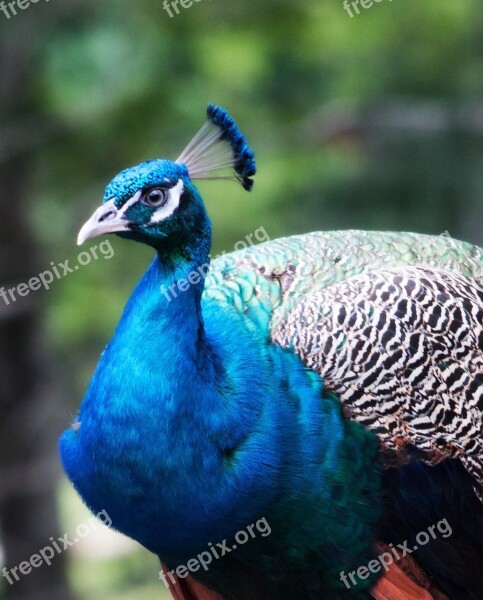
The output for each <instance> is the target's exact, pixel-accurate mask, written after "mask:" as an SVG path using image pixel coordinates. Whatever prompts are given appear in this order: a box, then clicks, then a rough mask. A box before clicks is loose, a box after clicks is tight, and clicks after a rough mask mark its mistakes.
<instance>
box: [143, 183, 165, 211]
mask: <svg viewBox="0 0 483 600" xmlns="http://www.w3.org/2000/svg"><path fill="white" fill-rule="evenodd" d="M167 200H168V193H167V191H166V190H165V189H163V188H160V187H154V188H151V189H150V190H148V191H147V192H145V194H144V196H143V202H144V204H147V205H148V206H152V207H153V208H160V207H161V206H164V205H165V204H166V202H167Z"/></svg>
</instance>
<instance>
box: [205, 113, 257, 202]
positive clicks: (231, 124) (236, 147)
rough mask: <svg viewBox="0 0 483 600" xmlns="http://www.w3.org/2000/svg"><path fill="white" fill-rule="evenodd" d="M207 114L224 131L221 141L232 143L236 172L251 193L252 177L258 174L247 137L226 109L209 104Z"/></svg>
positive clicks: (253, 154)
mask: <svg viewBox="0 0 483 600" xmlns="http://www.w3.org/2000/svg"><path fill="white" fill-rule="evenodd" d="M207 114H208V118H209V119H210V121H211V122H212V123H213V124H214V125H216V126H217V127H219V128H220V129H221V130H222V132H223V135H222V137H221V138H220V139H222V140H223V139H226V140H227V141H228V142H229V143H230V145H231V147H232V149H233V155H234V160H235V164H234V169H235V172H236V173H237V176H238V179H239V181H240V182H241V184H242V185H243V187H244V189H245V190H247V191H250V190H251V189H252V187H253V180H252V179H250V177H252V176H253V175H255V173H256V172H257V168H256V164H255V160H254V159H255V153H254V152H253V150H252V149H251V148H250V147H249V146H248V143H247V141H246V138H245V136H244V135H243V133H242V132H241V131H240V129H239V127H238V125H237V124H236V122H235V120H234V119H233V117H231V116H230V115H229V114H228V112H227V111H226V110H225V109H224V108H221V106H216V105H215V104H209V105H208V109H207Z"/></svg>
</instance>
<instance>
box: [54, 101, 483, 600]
mask: <svg viewBox="0 0 483 600" xmlns="http://www.w3.org/2000/svg"><path fill="white" fill-rule="evenodd" d="M208 116H209V121H208V124H207V125H206V126H205V127H204V128H203V129H202V130H201V132H200V133H199V134H198V135H197V136H196V137H195V138H194V141H193V142H192V143H190V144H189V145H188V147H187V149H186V150H185V151H184V152H183V154H182V155H181V156H180V158H179V159H178V160H177V161H176V162H171V161H165V160H156V161H149V162H147V163H143V164H142V165H139V166H138V167H134V168H132V169H127V170H125V171H123V172H121V173H120V174H119V175H118V176H117V177H116V178H114V180H113V181H112V182H111V183H110V184H109V186H108V187H107V189H106V193H105V197H104V203H103V205H102V206H101V207H100V208H99V209H98V210H97V211H96V212H95V213H94V215H93V216H92V217H91V219H90V220H89V221H88V222H87V223H86V225H85V226H84V227H83V229H82V230H81V232H80V234H79V241H80V242H82V241H84V240H85V239H87V238H88V237H92V236H93V235H98V234H101V233H109V232H115V233H118V234H119V235H121V236H122V237H126V238H130V239H134V240H136V241H140V242H144V243H147V244H149V245H151V246H152V247H153V248H154V249H155V250H156V257H155V259H154V261H153V262H152V264H151V265H150V267H149V269H148V270H147V272H146V273H145V275H144V276H143V278H142V279H141V281H140V282H139V284H138V285H137V287H136V289H135V290H134V292H133V295H132V297H131V298H130V300H129V302H128V304H127V306H126V308H125V311H124V314H123V316H122V318H121V321H120V323H119V325H118V327H117V329H116V332H115V334H114V337H113V338H112V340H111V342H110V343H109V344H108V346H107V348H106V349H105V351H104V353H103V355H102V356H101V359H100V362H99V365H98V367H97V370H96V372H95V374H94V377H93V379H92V381H91V384H90V386H89V389H88V391H87V394H86V396H85V398H84V401H83V403H82V406H81V408H80V411H79V414H78V416H77V418H76V419H75V421H74V423H73V425H72V427H71V428H70V429H69V430H68V431H66V432H65V433H64V435H63V436H62V439H61V442H60V452H61V458H62V461H63V464H64V468H65V470H66V472H67V474H68V476H69V478H70V479H71V481H72V483H73V484H74V486H75V487H76V489H77V490H78V491H79V493H80V495H81V496H82V498H83V499H84V501H85V502H86V503H87V505H88V506H89V507H90V508H91V509H92V510H93V511H94V512H99V511H101V510H106V511H107V512H108V513H109V516H110V518H111V520H112V522H113V526H114V527H115V528H116V529H118V530H119V531H122V532H123V533H125V534H126V535H129V536H130V537H132V538H134V539H136V540H138V541H139V542H140V543H141V544H143V545H144V546H145V547H146V548H148V549H149V550H151V551H152V552H154V553H156V554H157V555H158V556H159V557H160V559H161V561H162V563H163V564H164V565H166V566H167V568H169V569H172V570H173V572H174V569H176V568H177V567H179V565H186V564H187V563H188V564H189V561H190V560H191V559H193V558H195V557H196V556H198V555H199V554H200V553H201V552H203V551H206V550H207V548H211V547H213V544H215V543H216V542H219V541H221V540H223V541H226V550H225V551H224V552H223V554H222V555H221V556H218V557H215V558H216V560H213V561H212V562H211V564H210V566H209V568H207V569H197V570H196V572H193V573H192V574H191V575H190V576H189V577H188V578H185V575H184V574H183V576H181V575H176V580H175V581H173V579H172V580H171V583H170V586H171V588H172V592H173V594H174V595H175V597H177V598H186V599H188V598H213V599H215V598H217V599H220V598H227V599H240V600H244V599H248V598H250V599H252V598H253V599H255V600H256V599H258V598H260V599H261V598H263V599H270V598H273V599H281V600H283V599H285V598H287V599H288V598H294V597H297V598H307V599H315V598H317V599H319V598H327V599H334V600H335V599H341V598H370V597H375V598H380V599H382V598H386V599H394V600H396V599H401V600H402V599H403V598H407V599H409V598H428V599H430V598H435V599H441V600H442V599H444V598H455V599H460V598H461V599H463V598H464V599H466V598H468V599H471V598H473V599H475V600H476V599H477V598H481V597H483V580H482V577H481V573H482V569H481V567H482V566H483V564H482V554H483V552H482V550H483V543H482V537H481V532H482V524H483V507H482V504H481V501H480V499H479V498H481V497H482V482H483V474H482V473H483V471H482V464H483V449H482V427H483V426H482V419H481V412H482V408H483V399H482V394H483V391H482V390H483V285H482V284H483V282H482V278H483V271H482V264H483V260H482V259H483V251H482V250H481V249H479V248H477V247H475V246H472V245H470V244H465V243H463V242H459V241H456V240H453V239H451V238H449V237H447V236H433V237H432V236H425V235H418V234H410V233H379V232H362V231H342V232H327V233H312V234H307V235H302V236H294V237H290V238H285V239H279V240H275V241H269V242H266V243H264V244H261V245H258V246H255V247H251V248H248V249H245V250H241V251H237V252H233V253H232V254H229V255H224V256H222V257H219V258H217V259H215V260H214V261H213V262H212V263H211V267H210V270H209V273H208V275H207V276H206V280H205V278H204V276H203V275H201V276H200V274H203V273H204V272H203V266H204V265H206V264H207V263H208V262H209V251H210V245H211V225H210V221H209V218H208V216H207V214H206V211H205V208H204V205H203V201H202V199H201V196H200V194H199V192H198V190H197V189H196V187H195V186H194V184H193V182H192V179H193V178H195V177H198V178H207V177H213V176H214V175H213V174H212V173H213V171H215V172H216V171H217V169H218V168H226V167H233V168H234V170H235V173H236V177H237V178H238V179H239V180H240V182H241V183H242V185H243V186H244V187H245V188H246V189H250V188H251V185H252V180H251V177H252V176H253V175H254V173H255V164H254V160H253V158H254V157H253V153H252V152H251V150H250V149H249V147H248V146H247V144H246V140H245V138H244V137H243V135H242V134H241V133H240V132H239V130H238V128H237V126H236V124H235V123H234V121H233V120H232V119H231V118H230V117H229V116H228V115H227V113H226V112H225V111H223V110H222V109H220V108H218V107H214V106H211V105H210V107H209V109H208ZM181 281H184V282H186V281H188V282H189V285H184V286H182V291H180V290H181V286H180V285H179V284H180V282H181ZM167 289H168V290H169V289H171V290H178V291H177V292H176V293H174V294H171V295H169V294H166V293H164V292H163V291H165V290H167ZM261 519H264V520H265V522H266V523H268V524H269V528H270V534H269V535H259V536H255V537H253V536H252V539H250V541H249V543H246V544H243V545H240V544H238V545H237V544H236V543H234V539H236V534H237V532H239V531H241V530H245V529H246V528H247V526H249V525H250V524H253V523H255V522H258V521H259V520H261ZM443 519H447V521H448V523H449V524H450V525H451V532H452V533H451V537H450V538H448V539H433V540H432V542H431V544H428V545H425V548H423V549H421V551H420V552H419V553H418V554H417V555H416V554H415V555H414V557H413V556H409V555H408V556H407V557H402V558H401V560H400V561H399V563H398V564H396V562H397V561H394V565H392V566H391V569H389V570H385V569H384V570H383V569H381V572H370V573H368V574H366V573H365V572H364V575H365V576H362V574H361V575H360V576H358V575H357V576H356V580H355V583H352V580H351V585H347V583H346V581H345V580H344V577H345V576H344V575H343V574H344V573H356V574H357V572H358V571H357V569H358V568H359V567H361V566H363V565H366V564H368V563H370V561H371V560H374V559H375V558H376V556H377V555H378V553H380V552H381V548H382V549H384V548H386V549H387V548H388V547H390V546H391V545H392V546H394V544H400V543H402V542H404V540H409V539H411V538H412V537H414V535H415V533H417V532H418V531H420V530H422V529H424V528H426V529H427V528H428V527H429V526H431V525H434V523H436V522H441V520H443ZM234 546H238V547H236V548H235V547H234ZM411 554H412V553H411ZM361 573H362V571H361Z"/></svg>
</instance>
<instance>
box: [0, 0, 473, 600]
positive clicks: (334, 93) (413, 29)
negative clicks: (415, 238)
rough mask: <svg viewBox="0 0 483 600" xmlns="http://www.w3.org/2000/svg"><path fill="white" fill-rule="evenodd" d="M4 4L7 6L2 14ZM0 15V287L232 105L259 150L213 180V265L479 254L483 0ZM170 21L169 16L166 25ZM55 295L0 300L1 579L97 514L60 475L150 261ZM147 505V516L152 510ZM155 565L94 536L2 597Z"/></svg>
mask: <svg viewBox="0 0 483 600" xmlns="http://www.w3.org/2000/svg"><path fill="white" fill-rule="evenodd" d="M7 8H8V7H7ZM9 10H10V12H8V15H9V17H7V14H5V13H4V12H0V234H1V239H0V250H1V255H0V281H1V282H2V283H1V285H4V286H5V287H7V288H8V287H10V286H12V285H17V284H18V283H20V282H24V281H28V279H29V278H30V277H32V276H34V275H36V274H37V273H39V272H41V271H44V270H45V269H49V268H51V261H52V262H53V263H54V264H58V263H60V262H63V261H65V260H67V259H70V260H71V262H72V263H75V262H76V257H77V254H78V252H79V250H78V249H77V248H76V246H75V236H76V233H77V231H78V229H79V228H80V226H81V225H82V223H83V222H84V220H85V219H86V218H87V217H88V216H89V215H90V213H91V212H92V210H93V209H94V208H95V207H96V206H97V205H98V204H99V202H100V199H101V197H102V194H103V188H104V186H105V185H106V183H107V182H108V181H109V180H110V179H111V178H112V177H113V176H114V175H115V174H116V173H117V172H118V171H119V170H121V169H122V168H124V167H127V166H130V165H133V164H136V163H139V162H141V161H143V160H146V159H148V158H156V157H166V158H173V159H174V158H176V157H177V156H178V155H179V153H180V152H181V150H182V149H183V147H184V146H185V145H186V143H187V142H188V140H189V139H190V138H191V137H192V135H193V134H194V133H195V132H196V131H197V130H198V128H199V127H200V126H201V125H202V123H203V122H204V120H205V109H206V105H207V103H208V102H215V103H217V104H220V105H222V106H224V107H226V108H227V109H228V110H229V111H230V112H231V113H232V114H233V115H234V117H235V118H236V119H237V121H238V123H239V125H240V127H241V128H242V130H243V131H244V133H245V134H246V136H247V138H248V140H249V142H250V144H251V146H252V147H253V148H254V150H255V152H256V154H257V164H258V169H259V171H258V174H257V176H256V178H255V179H256V181H255V187H254V190H253V192H252V193H251V194H246V193H245V192H244V191H243V190H242V189H241V187H239V186H237V185H235V184H233V183H231V182H201V183H200V184H199V188H200V190H201V192H202V195H203V197H204V198H205V200H206V204H207V207H208V210H209V214H210V215H211V218H212V221H213V227H214V248H213V251H214V253H215V254H217V253H219V252H221V251H227V252H229V251H231V250H232V249H233V246H234V244H235V243H236V242H237V241H239V240H243V239H244V238H245V236H246V235H248V234H250V233H251V232H253V231H255V230H256V229H257V228H259V227H261V226H263V227H264V228H265V230H266V231H267V232H268V234H269V236H270V237H271V238H275V237H279V236H283V235H290V234H294V233H301V232H305V231H310V230H318V229H327V230H330V229H342V228H362V229H391V230H412V231H418V232H424V233H433V234H443V233H444V234H446V235H451V236H453V237H455V238H460V239H466V240H467V241H471V242H474V243H478V244H480V245H481V244H482V243H483V168H482V167H483V8H482V4H481V0H457V1H456V0H426V1H425V2H421V1H420V0H392V1H390V0H382V1H380V2H379V3H374V5H373V6H372V7H371V8H368V9H363V8H359V10H360V14H356V13H355V11H353V17H352V18H351V17H350V16H349V14H348V12H346V11H345V10H344V9H343V3H342V0H330V1H325V2H323V1H322V0H300V1H297V2H295V1H294V0H290V1H289V0H278V1H276V0H267V1H265V2H260V1H256V0H243V1H241V0H238V1H235V0H231V1H228V0H201V1H199V2H195V3H194V4H193V6H192V7H191V8H186V9H182V8H180V14H179V15H176V14H174V16H173V17H170V16H169V14H168V12H167V11H165V10H163V4H162V0H138V1H137V2H136V3H134V2H130V1H128V0H103V2H102V3H101V2H97V1H96V2H94V1H92V0H82V1H81V0H69V1H68V2H64V3H62V2H61V0H51V1H50V2H44V1H43V0H40V1H39V2H37V3H35V4H33V3H32V4H31V5H30V6H29V7H28V8H26V9H23V10H20V9H19V8H18V7H17V13H18V14H17V15H14V14H13V13H12V12H11V9H9ZM172 11H173V9H172ZM110 240H111V243H112V247H113V249H114V255H113V257H112V258H110V259H109V260H108V261H107V260H105V259H104V257H102V256H101V257H100V258H99V260H97V261H94V260H93V261H91V263H90V264H88V265H86V266H85V267H83V268H82V269H80V270H79V271H78V272H75V273H73V274H69V275H68V276H66V277H65V278H62V279H60V280H58V281H55V282H54V283H53V284H52V288H51V289H50V290H49V291H48V292H47V291H45V290H43V291H38V292H35V293H34V292H31V293H30V295H29V296H28V297H25V298H22V299H20V298H19V299H18V301H16V302H15V303H14V302H12V303H11V304H10V305H8V306H7V305H6V304H5V303H4V302H3V301H2V300H1V299H0V343H1V348H0V369H1V370H0V381H1V388H0V539H1V541H2V551H1V555H0V566H3V565H7V567H8V568H11V567H12V566H14V565H17V564H18V563H19V562H20V561H21V560H28V559H29V557H30V555H31V554H32V553H34V552H36V551H38V550H39V549H40V548H42V547H43V546H45V545H47V544H48V543H49V537H50V536H54V537H56V536H57V535H61V534H64V532H73V531H74V530H75V528H76V527H77V526H78V525H79V524H80V523H84V522H86V521H87V519H88V512H87V510H86V509H85V508H84V507H83V506H82V504H81V502H80V501H79V500H78V499H77V497H76V496H75V493H74V492H73V491H72V490H71V488H70V486H69V485H68V484H67V482H65V480H63V479H62V478H61V474H60V468H59V465H58V458H57V455H56V440H57V438H58V436H59V434H60V432H61V431H62V430H63V429H64V428H65V427H66V426H68V424H69V421H70V419H71V416H72V415H73V414H75V411H76V409H77V407H78V406H79V404H80V401H81V399H82V395H83V393H84V391H85V389H86V386H87V384H88V381H89V378H90V376H91V374H92V371H93V369H94V367H95V365H96V362H97V360H98V356H99V353H100V352H101V350H102V348H103V347H104V345H105V344H106V342H107V341H108V339H109V338H110V336H111V335H112V332H113V329H114V327H115V324H116V322H117V321H118V319H119V316H120V313H121V311H122V308H123V306H124V304H125V302H126V300H127V297H128V295H129V293H130V291H131V290H132V288H133V286H134V285H135V283H136V282H137V280H138V279H139V277H140V275H141V273H142V272H143V270H144V269H145V268H146V265H147V264H148V261H149V260H150V258H151V252H150V250H149V249H147V248H144V247H141V246H139V245H136V244H133V243H127V242H124V241H122V240H119V239H117V238H110ZM140 510H142V507H140ZM158 568H159V566H158V564H157V562H156V559H155V558H154V557H152V556H150V555H149V554H148V553H147V552H146V551H144V550H142V549H140V548H138V547H137V546H136V545H135V544H134V543H130V542H127V541H126V540H125V539H122V538H121V536H115V535H114V534H110V532H107V530H106V531H103V530H102V528H101V525H99V527H98V528H97V529H96V531H95V532H92V533H91V534H89V536H88V537H86V539H85V540H83V541H82V543H79V544H78V545H76V546H75V547H74V548H69V549H68V550H66V552H64V553H63V554H62V555H59V556H58V557H56V559H55V561H54V564H53V565H52V566H51V567H49V568H47V567H42V568H39V569H36V570H34V571H33V572H32V573H30V574H29V575H26V576H23V577H22V578H21V580H20V581H19V582H18V583H15V585H13V586H10V585H8V584H7V583H6V581H5V579H4V578H1V581H0V598H2V599H5V600H6V599H9V600H10V599H15V600H21V599H23V598H25V599H28V600H30V599H33V600H43V598H46V599H49V600H55V599H57V598H58V599H60V600H64V599H73V598H77V599H79V600H97V599H99V600H100V599H101V598H102V599H104V598H116V599H118V600H130V599H134V598H136V599H137V598H143V599H146V600H151V599H154V598H162V597H166V594H165V591H164V590H163V586H162V583H161V582H160V581H159V580H158V579H157V571H158Z"/></svg>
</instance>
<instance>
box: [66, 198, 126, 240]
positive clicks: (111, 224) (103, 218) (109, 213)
mask: <svg viewBox="0 0 483 600" xmlns="http://www.w3.org/2000/svg"><path fill="white" fill-rule="evenodd" d="M114 201H115V198H112V200H109V201H108V202H106V203H105V204H103V205H102V206H100V207H99V208H98V209H97V210H96V211H95V212H94V214H93V215H92V217H91V218H90V219H89V220H88V221H86V222H85V223H84V225H83V226H82V228H81V230H80V231H79V235H78V236H77V245H78V246H81V245H82V244H83V243H84V242H85V241H86V240H88V239H90V238H93V237H96V236H97V235H101V234H103V233H115V232H118V231H129V227H128V225H129V221H127V220H126V219H124V218H123V212H124V211H123V212H121V211H119V209H118V208H116V206H115V205H114Z"/></svg>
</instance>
